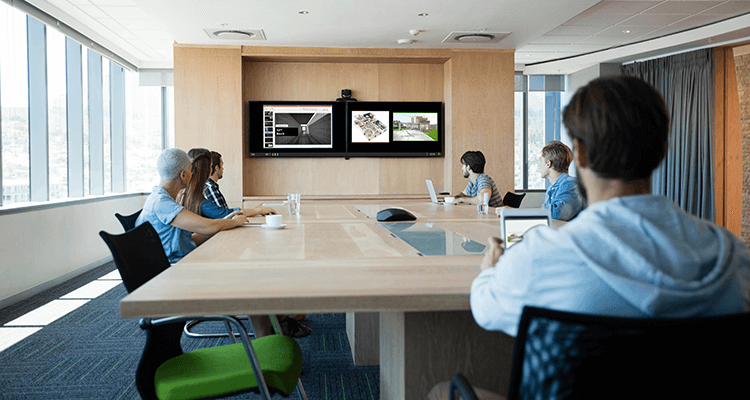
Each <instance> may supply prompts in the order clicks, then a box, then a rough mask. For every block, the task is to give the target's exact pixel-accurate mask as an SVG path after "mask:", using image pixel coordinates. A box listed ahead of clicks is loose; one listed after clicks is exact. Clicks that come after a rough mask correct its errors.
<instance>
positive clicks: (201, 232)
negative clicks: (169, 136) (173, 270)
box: [135, 148, 247, 264]
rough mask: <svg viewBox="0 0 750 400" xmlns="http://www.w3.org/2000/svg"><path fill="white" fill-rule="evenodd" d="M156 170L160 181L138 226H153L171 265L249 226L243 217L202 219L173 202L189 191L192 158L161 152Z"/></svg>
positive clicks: (179, 151)
mask: <svg viewBox="0 0 750 400" xmlns="http://www.w3.org/2000/svg"><path fill="white" fill-rule="evenodd" d="M156 169H157V171H158V173H159V178H160V179H161V181H160V182H159V186H154V189H153V191H152V192H151V194H150V195H149V196H148V198H147V199H146V202H145V203H144V205H143V211H141V214H140V215H139V216H138V219H137V220H136V221H135V225H136V226H139V225H141V224H143V223H144V222H146V221H148V222H150V223H151V225H152V226H153V227H154V229H155V230H156V233H158V234H159V239H161V244H162V246H164V252H165V253H166V254H167V258H168V259H169V262H170V263H173V264H174V263H176V262H177V261H180V260H181V259H182V257H184V256H186V255H187V254H188V253H190V252H191V251H193V249H195V248H196V247H197V245H198V244H200V243H201V242H202V241H205V239H206V238H208V237H210V236H211V235H214V234H216V233H218V232H220V231H222V230H225V229H231V228H234V227H237V226H240V225H242V224H243V223H245V222H247V218H246V217H245V216H244V215H236V216H234V217H233V218H231V219H208V218H203V217H201V216H200V215H197V214H193V213H191V212H190V211H188V210H186V209H185V208H184V207H183V206H181V205H179V204H177V202H176V201H175V200H174V199H175V197H176V196H177V193H179V192H180V190H182V189H185V188H186V187H187V184H188V182H190V177H191V176H192V172H191V171H190V158H189V157H188V155H187V154H186V153H185V152H184V151H182V150H180V149H174V148H172V149H166V150H164V151H162V152H161V154H159V158H158V159H157V161H156ZM196 241H198V243H196Z"/></svg>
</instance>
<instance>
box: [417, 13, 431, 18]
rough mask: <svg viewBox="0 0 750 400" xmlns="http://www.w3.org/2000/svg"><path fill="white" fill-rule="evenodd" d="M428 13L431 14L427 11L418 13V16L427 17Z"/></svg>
mask: <svg viewBox="0 0 750 400" xmlns="http://www.w3.org/2000/svg"><path fill="white" fill-rule="evenodd" d="M428 15H430V14H427V13H419V14H417V17H426V16H428Z"/></svg>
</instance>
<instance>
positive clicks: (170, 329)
mask: <svg viewBox="0 0 750 400" xmlns="http://www.w3.org/2000/svg"><path fill="white" fill-rule="evenodd" d="M99 235H100V236H101V237H102V239H104V242H105V243H107V246H109V249H110V250H111V251H112V256H113V258H114V260H115V264H116V265H117V269H118V270H119V271H120V275H121V276H122V280H123V284H124V285H125V289H126V290H127V291H128V293H130V292H132V291H134V290H136V289H137V288H138V287H140V286H141V285H142V284H144V283H146V282H147V281H149V280H150V279H151V278H153V277H154V276H156V275H158V274H159V273H161V272H162V271H164V270H166V269H167V268H169V261H168V260H167V257H166V255H165V254H164V249H163V248H162V245H161V241H160V240H159V236H158V234H157V233H156V231H155V230H154V228H153V227H152V226H151V224H150V223H148V222H146V223H144V224H142V225H140V226H138V227H136V228H134V229H132V230H130V231H128V232H126V233H123V234H120V235H111V234H108V233H107V232H104V231H101V232H99ZM196 318H200V319H201V320H212V321H222V322H225V323H228V324H230V325H232V326H233V328H234V329H235V331H237V332H240V333H241V334H240V336H239V338H240V341H241V343H236V344H230V345H225V346H217V347H210V348H205V349H199V350H194V351H191V352H188V353H183V351H182V347H181V345H180V338H181V336H182V330H183V325H184V323H185V321H189V320H193V319H196ZM140 326H141V328H142V329H144V330H146V345H145V346H144V348H143V353H142V355H141V360H140V362H139V364H138V368H137V370H136V386H137V388H138V392H139V394H140V395H141V398H143V399H161V400H167V399H169V400H177V399H198V398H206V397H219V396H225V395H229V394H235V393H241V392H246V391H258V392H260V393H261V395H262V396H263V397H264V398H266V399H268V400H270V399H271V394H270V393H271V392H278V393H281V394H283V395H285V396H288V395H289V394H291V393H292V392H293V391H294V389H295V387H296V388H297V391H298V393H299V395H300V398H303V399H307V397H306V395H305V392H304V388H303V387H302V382H301V381H300V380H299V377H300V374H301V373H302V351H301V350H300V348H299V345H298V344H297V342H295V341H294V339H292V338H290V337H288V336H282V335H270V336H265V337H262V338H259V339H255V340H252V341H251V340H250V339H249V337H248V335H247V331H246V330H245V327H244V325H243V324H242V323H240V321H238V320H237V319H236V318H234V317H230V316H220V315H213V316H176V317H166V318H156V319H151V318H144V319H141V321H140ZM257 377H261V379H257Z"/></svg>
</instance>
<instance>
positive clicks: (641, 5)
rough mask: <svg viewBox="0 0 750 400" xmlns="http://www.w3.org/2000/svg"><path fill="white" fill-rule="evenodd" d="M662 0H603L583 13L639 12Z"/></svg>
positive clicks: (631, 13)
mask: <svg viewBox="0 0 750 400" xmlns="http://www.w3.org/2000/svg"><path fill="white" fill-rule="evenodd" d="M659 3H661V1H602V2H600V3H599V4H597V5H595V6H593V7H591V8H589V9H588V10H586V11H584V12H582V13H581V15H607V14H630V15H633V14H638V13H640V12H643V11H645V10H647V9H649V8H650V7H653V6H655V5H657V4H659Z"/></svg>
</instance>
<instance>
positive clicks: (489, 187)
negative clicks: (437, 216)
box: [453, 151, 503, 207]
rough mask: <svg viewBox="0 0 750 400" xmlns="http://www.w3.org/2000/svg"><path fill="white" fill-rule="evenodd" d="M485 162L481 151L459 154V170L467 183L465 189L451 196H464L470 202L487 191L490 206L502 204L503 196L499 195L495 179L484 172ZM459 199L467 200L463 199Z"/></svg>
mask: <svg viewBox="0 0 750 400" xmlns="http://www.w3.org/2000/svg"><path fill="white" fill-rule="evenodd" d="M486 162H487V161H486V160H485V158H484V154H482V152H481V151H467V152H466V153H464V154H463V155H462V156H461V172H463V175H464V178H468V179H469V183H468V184H467V185H466V189H464V190H463V191H462V192H461V193H459V194H456V195H454V196H453V197H455V198H456V199H458V198H464V199H466V200H468V202H470V201H471V199H474V198H475V197H477V195H479V194H480V193H489V194H490V201H489V206H490V207H502V206H503V197H502V196H500V192H499V191H498V190H497V186H496V185H495V181H493V180H492V178H490V176H489V175H487V174H485V173H484V164H486ZM459 201H461V202H467V201H464V200H459Z"/></svg>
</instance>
